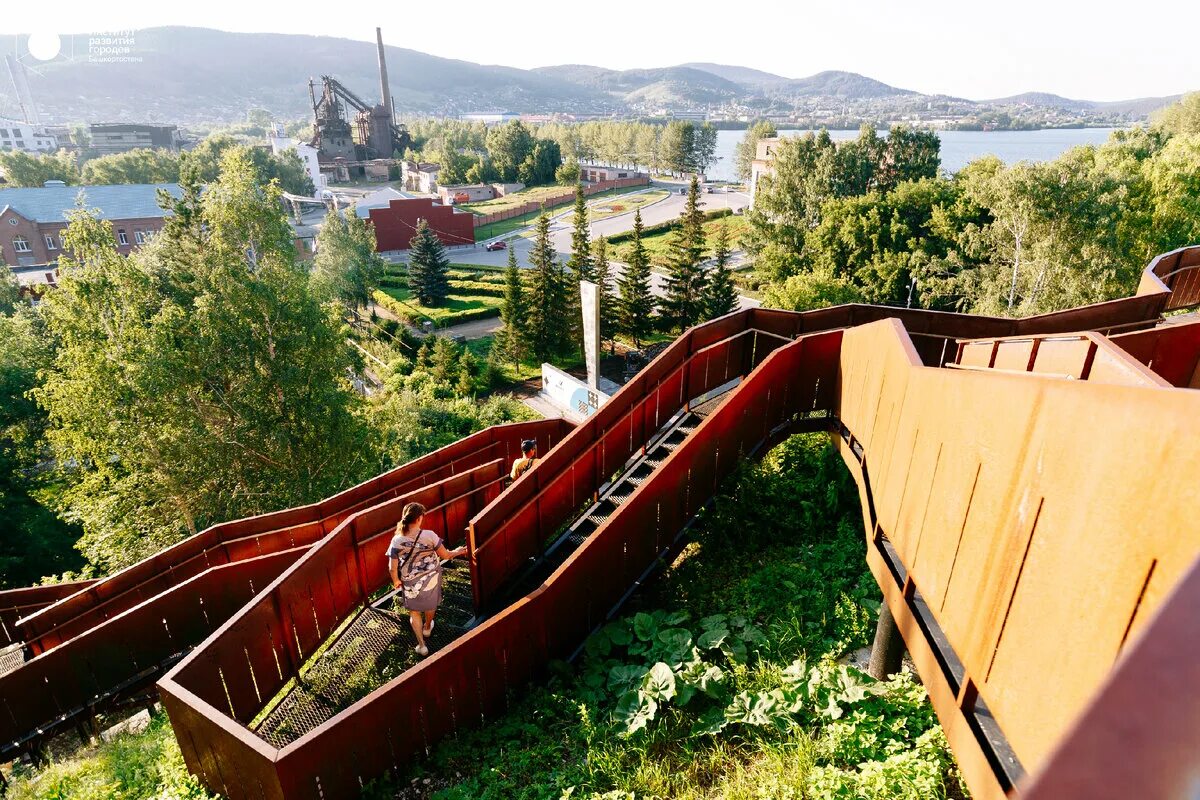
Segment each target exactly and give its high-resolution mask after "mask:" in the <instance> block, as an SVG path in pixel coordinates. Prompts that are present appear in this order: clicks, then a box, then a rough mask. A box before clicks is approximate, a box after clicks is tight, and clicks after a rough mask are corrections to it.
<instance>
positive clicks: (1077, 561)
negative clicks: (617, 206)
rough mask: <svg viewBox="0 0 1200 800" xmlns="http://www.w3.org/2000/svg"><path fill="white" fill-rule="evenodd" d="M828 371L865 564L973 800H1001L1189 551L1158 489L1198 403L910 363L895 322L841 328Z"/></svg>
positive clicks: (1181, 502) (1190, 541) (1045, 750)
mask: <svg viewBox="0 0 1200 800" xmlns="http://www.w3.org/2000/svg"><path fill="white" fill-rule="evenodd" d="M840 372H841V379H840V395H839V400H838V408H839V411H838V416H839V420H840V424H841V425H842V426H843V430H844V431H845V439H844V440H843V443H842V452H843V455H844V456H845V457H846V461H847V463H848V464H849V465H850V467H851V471H852V473H854V474H855V477H856V478H857V479H858V481H859V483H860V487H863V488H864V497H865V499H864V510H865V515H866V517H867V523H868V530H869V532H870V539H871V543H872V546H871V548H870V549H869V553H868V562H869V564H870V565H871V569H872V572H873V573H874V574H875V576H876V579H877V580H878V581H879V583H880V585H881V587H883V589H884V594H885V597H886V599H887V601H888V605H889V607H890V608H891V610H892V612H893V615H894V616H895V617H896V619H897V621H898V623H899V625H900V627H901V631H902V633H903V634H904V639H905V642H906V644H907V645H908V648H909V652H910V654H911V655H912V657H913V660H914V662H915V663H916V665H917V667H918V670H919V671H920V673H921V676H922V680H923V682H924V683H925V685H926V687H927V688H928V690H929V694H930V697H931V699H932V701H933V704H934V708H935V709H936V710H937V712H938V715H939V718H940V719H941V722H942V725H943V727H944V728H945V730H946V732H947V736H948V737H949V739H950V741H951V744H952V746H953V748H954V751H955V753H956V755H957V756H958V759H959V763H960V766H961V768H962V770H963V773H964V775H965V776H966V779H967V782H968V785H969V786H970V788H971V790H972V793H973V795H974V796H976V797H1001V796H1003V793H1004V791H1005V790H1007V789H1008V788H1010V784H1012V783H1016V782H1017V781H1019V780H1020V778H1021V776H1022V775H1023V774H1024V773H1025V772H1029V773H1037V772H1039V771H1040V770H1042V769H1044V768H1045V767H1046V764H1047V762H1046V759H1047V757H1048V755H1049V754H1050V753H1051V751H1052V748H1053V745H1054V743H1055V741H1056V740H1058V739H1059V738H1060V737H1061V736H1062V735H1063V733H1064V731H1065V730H1066V728H1067V726H1068V725H1069V723H1070V722H1071V720H1072V719H1073V718H1074V717H1076V715H1078V714H1079V713H1080V712H1081V711H1082V710H1083V709H1084V708H1085V707H1086V705H1087V703H1088V701H1089V699H1090V698H1092V697H1093V696H1094V694H1095V692H1096V691H1097V689H1098V688H1099V687H1100V686H1101V684H1102V683H1103V681H1104V679H1105V677H1106V676H1107V675H1108V673H1109V671H1110V670H1111V668H1112V665H1113V663H1114V661H1116V660H1117V659H1118V657H1119V656H1120V655H1121V654H1122V652H1123V651H1124V650H1125V648H1127V647H1128V646H1129V643H1130V642H1132V641H1134V640H1135V638H1136V637H1137V635H1138V633H1139V630H1140V629H1141V628H1142V627H1143V626H1144V625H1146V624H1147V622H1148V620H1149V619H1151V618H1152V617H1153V615H1154V612H1155V610H1156V609H1157V608H1158V606H1159V604H1160V603H1161V598H1162V597H1163V595H1164V594H1165V593H1166V592H1168V591H1170V589H1171V587H1172V586H1174V585H1175V584H1176V583H1177V582H1178V580H1179V578H1180V576H1181V575H1182V574H1183V573H1184V571H1185V570H1187V569H1188V567H1189V565H1190V564H1191V563H1192V562H1193V561H1194V559H1195V557H1196V553H1197V541H1196V537H1195V536H1194V535H1183V534H1184V532H1185V531H1189V530H1192V526H1191V525H1190V522H1189V520H1190V517H1191V515H1192V513H1193V512H1192V509H1194V508H1195V506H1196V504H1197V502H1200V487H1197V486H1196V485H1195V484H1194V483H1193V482H1187V485H1181V484H1172V485H1171V487H1170V489H1169V490H1167V491H1164V484H1163V483H1162V480H1161V475H1162V474H1164V472H1165V474H1178V475H1186V474H1196V472H1197V470H1198V469H1200V453H1197V452H1196V450H1195V448H1191V447H1181V446H1180V442H1183V441H1187V440H1188V437H1189V436H1191V435H1193V429H1194V420H1195V419H1196V418H1197V414H1198V413H1200V396H1197V395H1196V394H1195V393H1192V392H1182V391H1177V390H1174V389H1171V388H1166V387H1165V386H1164V382H1163V381H1162V380H1161V379H1159V378H1158V377H1157V376H1154V375H1147V376H1144V380H1142V381H1141V382H1140V384H1135V383H1133V382H1131V383H1130V385H1116V384H1110V385H1102V384H1098V383H1095V382H1090V381H1089V382H1082V381H1066V380H1062V381H1045V380H1033V379H1031V378H1030V376H1027V375H1013V374H1005V373H997V372H986V371H984V372H961V371H952V370H935V369H927V368H923V367H922V366H921V362H920V360H919V358H918V357H917V354H916V353H915V351H914V350H913V349H912V347H911V345H910V344H909V342H908V340H907V337H905V335H904V331H903V329H902V328H901V327H900V326H899V325H898V324H896V323H895V322H885V323H878V324H876V325H871V326H866V327H863V328H857V329H854V330H851V331H847V332H846V334H845V337H844V339H843V344H842V351H841V367H840ZM860 376H861V377H860ZM964 431H969V432H970V435H969V436H963V435H962V434H963V432H964ZM1147 464H1149V465H1154V467H1155V469H1153V470H1148V471H1139V470H1138V469H1137V466H1138V465H1147ZM938 642H942V643H945V644H946V645H947V646H946V647H944V648H939V647H938V646H937V643H938ZM1127 710H1128V711H1129V712H1130V713H1137V710H1136V709H1127ZM1064 796H1066V795H1064ZM1127 796H1138V794H1137V792H1132V793H1130V794H1129V795H1127Z"/></svg>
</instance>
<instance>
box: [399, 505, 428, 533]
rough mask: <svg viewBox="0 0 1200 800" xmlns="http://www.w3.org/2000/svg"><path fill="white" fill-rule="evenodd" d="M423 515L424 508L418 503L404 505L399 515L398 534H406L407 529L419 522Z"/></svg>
mask: <svg viewBox="0 0 1200 800" xmlns="http://www.w3.org/2000/svg"><path fill="white" fill-rule="evenodd" d="M424 513H425V506H423V505H421V504H420V503H409V504H408V505H406V506H405V507H404V511H403V512H402V513H401V514H400V532H401V533H403V534H407V533H408V529H409V527H411V526H412V524H413V523H414V522H416V521H417V520H419V519H420V518H421V516H422V515H423V514H424Z"/></svg>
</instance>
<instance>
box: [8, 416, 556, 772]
mask: <svg viewBox="0 0 1200 800" xmlns="http://www.w3.org/2000/svg"><path fill="white" fill-rule="evenodd" d="M569 429H570V425H569V424H568V423H566V422H564V421H562V420H557V419H555V420H539V421H535V422H523V423H513V424H509V425H497V426H493V427H491V428H488V429H486V430H484V431H480V432H479V433H477V434H474V435H472V436H469V437H466V438H465V439H462V440H460V441H458V442H456V443H454V444H452V445H449V446H447V447H444V448H441V449H440V450H437V451H435V452H434V453H431V454H429V455H427V456H424V457H422V458H419V459H416V460H414V461H412V462H409V463H408V464H405V465H404V466H402V467H399V468H397V469H395V470H392V471H390V472H388V473H384V474H383V475H380V476H377V477H376V478H373V479H372V480H370V481H367V482H365V483H363V484H360V485H358V486H355V487H353V488H351V489H348V490H346V491H344V492H341V493H340V494H338V495H335V496H334V497H332V498H330V499H328V500H326V501H323V502H322V503H316V504H314V505H311V506H305V507H302V508H299V509H290V510H288V511H282V512H278V513H275V514H267V515H264V516H262V517H253V518H250V519H247V520H240V521H238V522H234V523H227V524H225V525H219V526H215V527H214V528H210V529H208V530H207V531H205V532H204V533H203V534H199V535H198V536H196V537H193V538H192V539H190V540H187V541H185V542H182V543H180V544H179V545H176V546H175V547H172V548H168V549H167V550H165V551H163V552H162V553H159V554H158V555H157V556H155V557H153V558H151V559H148V560H147V561H143V562H140V563H139V564H136V565H134V566H133V567H131V568H129V569H127V570H123V571H122V572H120V573H117V574H116V575H114V576H112V577H111V578H108V579H105V580H103V581H99V582H97V583H96V584H93V585H91V586H89V587H88V588H87V589H85V590H84V591H82V592H77V593H75V594H73V595H71V596H70V597H69V598H68V600H67V601H65V602H64V603H63V604H60V605H64V604H65V603H72V604H73V606H72V608H71V609H69V610H71V611H74V612H75V613H74V614H71V615H68V614H67V613H66V611H65V610H64V609H61V608H59V607H58V606H54V607H51V608H48V609H47V610H46V612H43V614H42V615H41V619H43V620H45V619H48V618H50V617H51V614H49V613H47V612H54V615H55V616H57V617H59V618H63V620H64V621H63V622H62V623H61V624H60V625H57V626H54V627H53V628H51V629H50V630H49V631H48V633H47V634H45V635H44V637H45V638H44V639H41V640H40V641H41V642H43V643H44V642H46V641H53V642H54V645H55V646H53V647H48V648H42V649H40V650H38V651H35V652H38V653H39V654H38V655H37V656H36V657H35V658H33V659H31V660H30V661H28V662H26V663H24V664H22V665H21V666H20V667H18V668H17V669H15V670H13V671H12V672H9V673H7V674H5V675H2V676H0V743H3V744H2V745H0V752H3V753H8V752H10V751H12V750H14V749H16V748H19V747H22V746H24V745H25V743H27V742H30V741H33V740H36V739H37V738H39V737H40V736H41V735H42V734H44V733H45V732H47V731H52V730H53V729H55V728H56V727H61V726H63V725H66V724H69V723H70V722H71V721H72V720H73V719H75V718H77V717H78V716H79V715H81V714H82V715H85V716H86V715H88V714H90V713H92V712H93V711H94V710H96V709H98V708H101V707H102V706H103V704H104V703H106V702H108V701H110V700H112V699H114V698H116V697H118V696H121V695H122V694H124V693H128V692H130V691H132V690H135V689H138V688H140V687H142V686H144V685H146V684H148V683H149V682H150V681H151V680H153V679H154V678H155V677H156V676H157V675H158V674H159V672H160V671H161V668H163V667H164V666H169V664H170V662H171V661H173V660H174V659H176V658H178V657H179V656H180V655H181V654H183V653H184V652H186V651H187V649H188V648H189V647H191V646H193V645H195V644H197V643H198V642H200V641H201V640H203V639H204V638H205V637H206V636H208V635H209V634H211V633H212V632H213V631H214V630H215V629H216V628H217V627H219V626H220V625H221V623H223V622H224V621H225V620H226V619H227V618H228V617H229V616H230V615H231V614H233V612H235V611H236V610H237V609H239V608H241V607H242V606H243V605H245V604H246V603H247V602H249V601H250V600H251V599H253V598H254V597H255V596H256V592H258V591H261V590H262V589H263V587H264V586H265V585H266V584H268V583H269V582H270V581H271V580H272V579H274V578H275V577H276V576H277V575H278V574H279V573H280V572H281V571H282V570H283V569H284V568H285V567H286V566H287V565H289V564H291V563H292V562H294V561H295V560H296V559H297V558H298V557H299V556H300V555H301V554H302V553H303V552H305V551H306V550H307V549H308V548H309V547H310V546H311V545H312V543H313V542H314V541H316V540H318V539H319V538H320V536H321V535H323V531H324V528H325V527H328V528H329V529H330V530H332V529H334V525H333V523H334V521H335V520H340V519H343V518H345V517H346V516H347V515H349V514H350V513H352V512H355V511H356V510H358V509H362V508H363V507H364V506H370V505H371V504H373V503H375V502H379V501H386V500H388V499H394V498H395V497H396V496H397V494H398V493H403V494H400V496H408V495H410V494H411V493H412V492H413V491H414V490H416V489H418V488H420V487H423V486H427V485H430V484H434V483H435V482H437V481H439V480H446V479H447V477H448V476H449V477H451V478H452V477H454V476H456V475H463V474H471V473H472V470H473V469H477V468H478V466H479V465H480V464H481V463H485V461H486V462H487V463H492V464H494V463H497V462H499V461H501V460H503V461H504V462H505V463H507V461H508V460H511V458H514V457H516V455H517V454H518V453H519V452H520V442H521V440H522V439H525V438H535V439H537V440H538V441H539V444H540V446H542V447H545V448H547V449H549V448H550V447H551V446H552V445H553V444H554V443H556V442H557V441H558V440H559V439H560V438H561V437H562V435H563V433H565V432H566V431H567V430H569ZM489 499H490V497H489ZM478 507H482V504H480V505H479V506H473V507H472V510H475V509H476V508H478ZM463 524H464V525H465V520H464V521H463ZM238 534H242V535H238ZM197 540H199V541H197ZM208 543H212V544H211V546H208V547H206V546H204V545H205V544H208ZM154 569H158V570H160V572H158V573H155V572H154V571H153V570H154ZM70 588H78V585H76V586H73V587H71V586H59V587H45V588H42V587H38V588H36V589H27V590H14V591H12V592H8V593H6V595H8V596H10V597H12V598H14V600H15V601H20V599H21V598H28V597H30V596H33V597H38V598H42V599H43V600H46V599H48V597H52V596H53V595H54V594H55V593H61V592H62V591H63V590H64V589H70ZM35 641H38V640H35Z"/></svg>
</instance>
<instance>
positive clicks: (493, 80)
mask: <svg viewBox="0 0 1200 800" xmlns="http://www.w3.org/2000/svg"><path fill="white" fill-rule="evenodd" d="M384 36H385V41H386V36H387V32H386V31H385V32H384ZM14 38H15V37H13V36H10V35H5V36H0V49H2V50H3V52H8V53H11V52H14V51H15V50H14V48H16V44H17V43H16V42H14ZM20 38H21V39H22V42H23V38H24V37H20ZM134 39H135V43H134V44H133V45H132V47H131V53H130V56H131V57H132V58H135V59H140V60H138V61H133V62H129V63H92V62H89V60H88V41H87V37H86V36H74V37H64V38H63V49H62V52H63V56H60V57H59V58H58V59H55V60H54V61H52V62H49V63H46V64H36V62H34V63H33V64H31V66H35V67H36V69H37V71H38V73H40V74H36V73H33V72H32V71H31V74H30V76H29V83H30V89H31V91H32V92H33V95H34V98H35V99H36V102H37V104H38V106H39V107H40V108H41V109H42V111H43V114H44V115H46V116H49V117H52V118H54V119H57V120H61V121H69V120H81V119H86V120H89V121H95V120H106V121H109V120H123V119H126V120H127V119H137V120H141V121H144V120H162V121H171V122H187V121H189V120H195V121H206V120H214V119H227V120H237V119H243V118H244V117H245V114H246V111H247V110H248V109H250V108H254V107H262V108H266V109H268V110H270V111H271V112H273V113H275V114H278V115H283V116H289V117H301V116H307V115H309V114H311V110H310V104H309V94H308V81H309V78H310V77H311V78H314V79H316V80H318V81H319V80H320V76H321V75H333V76H335V77H336V78H337V79H338V80H339V81H341V82H342V83H343V84H345V85H346V86H347V87H348V88H349V89H350V90H351V91H352V92H354V93H355V94H358V95H359V96H360V97H362V99H363V100H365V101H367V102H378V101H379V73H378V63H377V60H376V51H375V45H374V43H372V42H359V41H352V40H350V39H338V38H334V37H331V36H297V35H288V34H273V33H227V32H224V31H216V30H211V29H207V28H183V27H167V28H147V29H145V30H139V31H136V32H135V33H134ZM22 46H23V44H22ZM386 52H387V63H388V78H389V79H390V82H391V89H392V94H393V96H394V97H395V98H396V104H397V108H398V109H399V110H400V111H401V112H402V113H407V112H411V113H429V114H437V113H459V112H461V111H469V110H489V111H490V110H497V109H499V110H507V109H513V110H517V111H535V110H554V111H576V110H584V109H586V110H598V111H606V110H616V109H614V108H610V106H609V104H608V101H607V97H606V96H605V95H604V94H603V93H601V92H599V91H596V90H590V89H588V88H586V87H583V86H580V85H578V84H574V83H568V82H567V81H564V80H560V79H558V78H555V77H552V76H548V75H541V74H538V73H537V72H532V71H528V70H520V69H513V68H511V67H501V66H483V65H480V64H473V63H471V62H468V61H458V60H454V59H447V58H439V57H437V56H431V55H426V54H424V53H419V52H417V51H415V50H408V49H405V48H400V47H392V46H388V47H387V48H386ZM72 53H73V54H74V55H73V57H70V56H71V54H72ZM318 90H319V86H318ZM11 101H12V87H11V85H10V83H9V81H8V77H7V75H5V76H3V80H0V115H5V114H6V113H7V114H12V113H13V111H14V106H15V104H14V103H12V102H11Z"/></svg>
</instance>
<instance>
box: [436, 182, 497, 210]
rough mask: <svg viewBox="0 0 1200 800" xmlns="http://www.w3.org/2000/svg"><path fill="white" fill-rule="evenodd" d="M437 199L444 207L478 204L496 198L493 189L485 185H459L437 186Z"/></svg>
mask: <svg viewBox="0 0 1200 800" xmlns="http://www.w3.org/2000/svg"><path fill="white" fill-rule="evenodd" d="M437 191H438V197H440V198H441V200H442V202H443V203H444V204H446V205H457V204H460V203H479V202H482V201H483V200H491V199H492V198H494V197H496V190H495V188H493V187H491V186H489V185H488V184H486V183H470V184H468V183H460V184H457V185H455V186H439V187H438V190H437Z"/></svg>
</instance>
